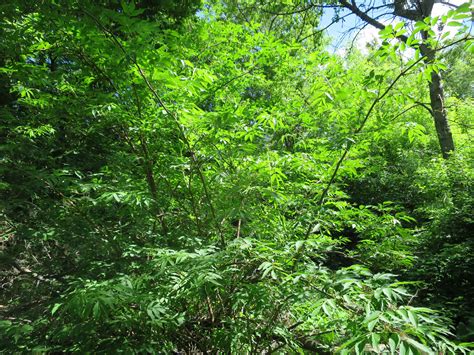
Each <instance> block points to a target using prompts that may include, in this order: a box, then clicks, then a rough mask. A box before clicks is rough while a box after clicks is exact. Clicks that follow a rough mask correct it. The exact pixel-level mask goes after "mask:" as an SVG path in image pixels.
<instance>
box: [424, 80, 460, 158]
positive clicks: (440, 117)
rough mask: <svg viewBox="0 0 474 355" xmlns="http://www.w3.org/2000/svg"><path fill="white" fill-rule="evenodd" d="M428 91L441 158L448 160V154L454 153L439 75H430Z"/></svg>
mask: <svg viewBox="0 0 474 355" xmlns="http://www.w3.org/2000/svg"><path fill="white" fill-rule="evenodd" d="M429 89H430V105H431V111H432V114H433V119H434V123H435V127H436V133H437V134H438V141H439V145H440V148H441V153H442V154H443V158H445V159H446V158H448V157H449V154H450V153H451V152H453V151H454V140H453V135H452V133H451V128H450V127H449V122H448V115H447V112H446V108H445V107H444V90H443V86H442V85H441V76H440V74H439V73H436V72H432V73H431V82H430V83H429Z"/></svg>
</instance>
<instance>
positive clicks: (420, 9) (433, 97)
mask: <svg viewBox="0 0 474 355" xmlns="http://www.w3.org/2000/svg"><path fill="white" fill-rule="evenodd" d="M339 4H341V5H342V6H343V7H345V8H347V9H348V10H350V11H351V12H352V13H354V14H355V15H357V16H358V17H359V18H360V19H362V20H363V21H365V22H367V23H369V24H371V25H372V26H374V27H376V28H378V29H384V28H385V25H384V24H382V23H381V22H379V21H377V20H376V19H375V18H372V17H370V16H369V15H368V14H367V13H365V12H363V11H361V10H360V8H359V7H358V6H357V5H356V3H355V1H351V2H349V1H348V0H339ZM433 5H434V1H433V0H421V1H418V2H417V3H416V6H415V8H412V6H413V3H411V2H409V1H407V0H394V1H393V8H394V14H395V15H397V16H400V17H403V18H405V19H408V20H411V21H422V20H423V19H424V18H425V17H427V16H431V11H432V9H433ZM422 35H423V40H424V42H425V43H423V44H422V45H421V46H420V51H421V54H422V55H424V56H426V59H425V63H427V64H429V63H432V62H433V61H434V60H435V52H434V51H433V50H432V49H431V48H429V47H428V46H427V45H426V39H427V37H428V35H427V33H422ZM397 38H398V39H399V40H400V41H403V42H407V40H408V37H406V36H405V35H400V36H398V37H397ZM428 86H429V91H430V106H431V115H432V116H433V120H434V123H435V128H436V134H437V135H438V142H439V145H440V148H441V153H442V154H443V158H445V159H447V158H448V157H449V155H450V153H451V152H453V151H454V140H453V135H452V133H451V128H450V127H449V122H448V115H447V112H446V108H445V106H444V90H443V86H442V85H441V75H440V74H439V73H436V72H434V71H433V72H432V73H431V81H430V83H429V85H428Z"/></svg>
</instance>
